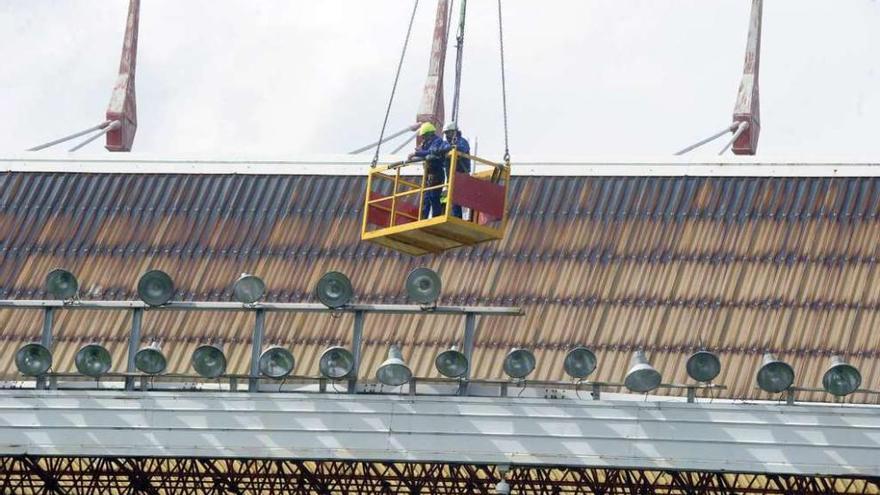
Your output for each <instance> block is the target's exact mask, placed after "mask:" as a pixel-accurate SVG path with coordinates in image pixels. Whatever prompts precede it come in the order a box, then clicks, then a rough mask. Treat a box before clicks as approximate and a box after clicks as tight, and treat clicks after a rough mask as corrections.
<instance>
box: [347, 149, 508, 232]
mask: <svg viewBox="0 0 880 495" xmlns="http://www.w3.org/2000/svg"><path fill="white" fill-rule="evenodd" d="M460 159H469V160H471V163H472V168H473V169H474V170H472V171H471V172H470V175H471V176H473V177H476V178H481V179H485V180H489V181H491V182H493V183H496V184H497V183H501V184H503V185H504V187H505V188H506V187H507V185H508V184H509V181H510V166H509V165H507V164H504V163H496V162H493V161H490V160H486V159H485V158H480V157H478V156H474V155H470V154H467V153H462V152H460V151H458V150H457V149H456V148H453V149H452V151H450V152H449V154H448V155H447V156H446V157H445V158H443V160H445V161H446V162H445V163H448V166H445V165H444V169H445V170H446V173H445V174H444V175H445V177H444V180H443V182H442V183H440V184H436V185H430V186H429V185H426V182H427V177H428V168H427V166H423V170H422V173H421V179H420V181H419V182H418V183H416V182H413V181H411V180H408V179H407V178H406V177H408V176H405V175H403V173H402V171H403V170H404V169H405V168H407V167H410V166H412V165H415V164H419V163H421V164H424V163H425V162H426V159H424V158H419V159H416V160H406V161H402V162H396V163H391V164H388V165H384V166H380V167H376V168H374V169H372V170H370V172H369V175H368V176H367V193H366V197H365V199H364V218H363V226H362V230H363V232H367V231H368V220H367V217H368V212H369V209H370V208H376V209H379V210H382V211H385V212H387V213H389V222H388V225H387V226H385V227H384V228H387V227H395V226H396V223H395V221H396V220H397V219H398V217H405V218H406V219H408V220H409V221H412V222H419V221H422V220H427V218H423V215H422V212H423V210H424V197H425V193H426V192H428V191H434V190H440V191H443V190H445V191H446V194H447V198H448V200H447V201H446V202H445V205H444V207H443V213H442V215H439V216H443V217H448V216H449V215H450V214H451V212H452V206H453V200H452V198H454V197H455V196H454V191H455V174H456V170H457V167H458V162H459V160H460ZM474 164H479V165H476V166H475V165H474ZM477 166H481V168H483V170H481V171H479V170H476V167H477ZM374 181H375V182H378V181H385V182H390V183H391V193H390V194H381V195H379V194H377V195H376V196H375V197H371V196H372V193H373V192H375V191H374V190H373V188H374V185H375V184H374ZM414 195H418V202H417V204H418V211H417V213H416V214H415V215H413V214H411V213H408V212H405V211H401V209H400V208H399V203H400V201H401V200H403V199H405V198H408V197H411V196H414ZM389 201H390V203H391V204H390V206H384V205H383V203H388V202H389ZM506 203H507V195H506V194H505V204H504V211H505V215H504V217H505V218H502V219H501V221H502V224H504V222H505V221H506V211H507V204H506ZM434 218H436V216H435V217H434ZM470 220H471V221H475V220H476V216H475V215H474V216H472V218H471V219H470Z"/></svg>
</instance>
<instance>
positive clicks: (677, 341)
mask: <svg viewBox="0 0 880 495" xmlns="http://www.w3.org/2000/svg"><path fill="white" fill-rule="evenodd" d="M363 186H364V181H363V179H362V178H360V177H352V176H295V175H286V176H272V175H186V174H178V175H174V174H171V175H169V174H153V175H150V174H143V175H125V174H95V173H79V174H77V173H23V172H7V173H4V174H2V175H0V234H2V237H0V298H15V299H28V298H41V297H44V296H45V293H44V291H43V288H42V285H43V278H44V276H45V274H46V273H47V272H48V271H49V270H51V269H52V268H55V267H65V268H67V269H69V270H71V271H73V272H74V273H76V274H77V276H78V278H79V280H80V283H81V292H82V298H84V299H130V298H134V297H135V292H134V288H135V284H136V280H137V277H138V276H139V274H140V273H142V272H144V271H146V270H147V269H151V268H159V269H162V270H165V271H167V272H169V273H170V274H171V275H172V276H173V277H174V280H175V283H176V286H177V289H178V294H177V296H176V297H177V298H178V299H183V300H230V299H231V293H230V292H231V289H230V288H231V284H232V282H233V281H234V280H235V278H236V277H237V276H238V274H240V273H242V272H250V273H255V274H258V275H260V276H261V277H263V278H264V279H265V281H266V283H267V286H268V287H269V293H268V296H267V299H268V300H270V301H293V302H296V301H312V300H313V296H312V288H313V287H314V285H315V283H316V281H317V279H318V278H319V277H320V276H321V275H322V274H323V273H325V272H327V271H330V270H339V271H342V272H345V273H346V274H348V275H349V276H350V277H351V279H352V280H353V282H354V285H355V288H356V291H357V293H358V294H357V299H358V300H359V301H362V302H383V303H395V302H397V303H400V302H404V300H405V298H404V296H403V280H404V279H405V277H406V274H407V273H408V272H409V271H410V270H412V269H413V268H415V267H417V266H421V265H426V266H430V267H432V268H434V269H436V270H437V271H439V273H440V274H441V276H442V278H443V283H444V291H443V299H442V302H443V303H446V304H497V305H501V304H503V305H522V306H523V307H524V308H525V310H526V313H527V314H526V316H524V317H521V318H494V319H493V318H488V317H487V318H483V319H481V320H479V324H478V326H479V338H478V342H477V349H476V353H475V362H474V363H473V366H474V371H475V373H476V375H477V376H479V377H486V378H500V377H501V376H502V373H501V364H500V363H501V359H502V357H503V355H504V354H505V353H506V352H507V350H509V349H510V348H511V347H512V346H530V347H533V348H535V349H536V354H537V356H538V357H539V363H538V368H537V370H536V373H535V374H534V375H533V376H534V377H535V378H541V379H563V378H564V375H563V373H562V367H561V362H562V357H563V356H564V353H565V351H566V350H567V349H568V347H570V346H572V345H573V344H585V345H589V346H592V347H593V348H594V349H596V351H597V355H598V357H599V368H598V370H597V375H596V378H597V379H600V380H609V381H619V380H621V379H622V378H623V375H624V374H625V372H626V368H627V366H628V360H629V354H630V353H631V352H632V350H634V349H636V348H645V349H646V350H647V351H648V353H649V356H650V357H651V359H652V360H653V362H654V364H655V366H656V367H657V368H658V369H660V371H661V372H662V373H663V374H664V380H665V381H676V382H683V381H685V380H686V376H685V374H684V367H683V363H684V361H685V359H686V357H687V355H688V354H689V353H691V352H692V351H693V350H695V349H696V348H697V347H699V346H700V345H703V346H705V347H707V348H709V349H712V350H715V351H717V352H719V353H720V355H721V358H722V361H723V363H724V370H723V372H722V375H721V376H720V377H719V379H718V381H719V382H720V383H724V384H726V385H727V386H728V387H729V389H728V390H727V391H726V392H723V393H722V396H729V397H736V398H756V397H765V398H766V396H765V395H762V394H760V393H758V391H757V390H756V389H755V386H754V373H755V370H756V367H757V365H758V363H759V361H760V356H761V354H762V353H763V352H764V351H765V350H773V351H775V352H777V353H778V354H779V355H780V356H781V357H782V358H783V359H786V360H789V361H790V362H791V363H792V365H793V366H794V367H795V370H796V372H797V380H796V382H797V383H798V384H799V385H804V386H819V385H820V380H821V375H822V373H823V371H824V367H825V365H826V362H827V357H828V356H829V355H830V354H831V353H832V352H834V353H837V352H839V353H842V354H844V355H845V356H846V357H847V359H849V360H850V361H851V362H852V363H853V364H855V365H857V366H859V367H860V368H861V370H862V372H863V374H864V384H863V385H864V386H865V387H868V388H874V389H877V388H880V370H878V369H877V368H878V365H877V360H878V355H880V339H877V338H876V337H874V336H873V335H872V329H873V328H875V327H876V326H877V323H878V322H880V321H878V312H880V284H876V283H874V281H875V279H876V277H877V256H878V252H877V250H878V246H880V224H878V213H880V179H878V178H859V177H852V178H815V177H814V178H809V177H806V178H779V177H742V178H737V177H723V178H722V177H514V179H513V181H512V191H511V198H512V201H511V222H510V225H509V230H508V234H507V237H506V239H504V240H503V241H500V242H497V243H492V244H485V245H481V246H476V247H472V248H464V249H459V250H456V251H453V252H450V253H447V254H445V255H442V256H436V257H424V258H420V259H413V258H410V257H407V256H401V255H398V254H397V253H394V252H390V251H387V250H384V249H382V248H379V247H377V246H375V245H372V244H367V243H361V242H359V240H358V236H359V231H360V230H359V229H360V208H361V202H362V194H363ZM129 324H130V322H129V316H127V315H124V314H116V313H106V312H100V311H77V312H66V313H65V312H62V313H61V314H59V315H58V317H57V324H56V349H55V356H56V360H55V362H56V370H58V371H70V370H71V369H72V361H73V353H74V352H75V349H76V348H77V347H78V346H79V345H81V344H84V343H86V342H90V341H100V342H103V343H105V344H106V345H108V347H109V348H110V349H111V352H112V353H113V357H114V362H115V365H114V367H115V369H117V370H121V367H122V366H124V360H125V342H126V339H127V332H128V325H129ZM250 325H251V322H250V321H249V319H248V318H247V316H246V315H234V314H224V313H192V314H184V313H150V312H149V311H148V312H147V314H146V316H145V318H144V332H143V335H144V339H145V340H150V339H153V338H156V339H159V340H161V341H162V342H163V344H164V349H165V351H166V353H168V355H169V364H170V371H175V372H185V371H188V369H189V353H190V352H191V350H192V349H193V348H194V347H195V346H197V345H198V344H199V343H201V342H205V341H216V342H219V343H222V344H223V345H224V346H225V347H226V349H227V351H228V352H229V354H230V371H233V372H245V371H246V369H247V361H248V360H249V356H250V354H249V350H248V345H249V339H250V332H251V330H250ZM461 325H462V318H459V317H451V316H449V317H447V316H443V317H430V318H427V317H423V316H418V315H416V316H405V317H400V316H381V315H371V316H369V317H368V319H367V327H366V335H365V338H366V347H365V350H364V375H365V376H372V373H373V372H374V370H375V367H376V366H377V365H378V363H379V362H381V361H382V360H383V359H384V357H385V348H386V346H387V345H388V344H389V343H391V342H400V343H402V344H403V345H404V354H405V356H406V357H407V358H408V359H409V360H410V362H411V363H412V366H413V368H414V371H415V372H416V373H417V374H419V375H431V376H433V375H435V372H434V370H433V369H432V368H433V359H434V355H435V354H436V352H438V351H439V350H441V349H443V348H444V347H446V346H448V345H449V344H450V343H453V342H455V341H456V340H457V339H458V338H459V333H460V332H459V331H458V329H459V328H460V326H461ZM350 326H351V319H350V317H349V316H342V317H338V318H337V317H330V316H328V315H313V314H309V315H304V314H303V315H292V314H286V315H274V314H273V315H269V317H268V318H267V330H266V338H267V342H269V343H278V344H282V345H287V346H291V347H292V348H293V349H294V352H295V354H296V355H297V358H298V364H297V372H298V373H301V374H315V373H317V357H318V356H319V354H320V352H321V350H323V348H324V347H326V346H327V345H332V344H336V343H346V342H347V341H348V338H349V328H350ZM0 328H2V332H0V350H2V352H3V354H2V356H6V357H5V358H0V363H2V364H0V376H3V377H6V378H11V377H13V376H15V375H16V372H15V369H14V364H13V359H12V357H13V354H14V350H15V349H16V348H17V347H18V346H19V345H20V344H21V343H23V342H25V341H28V340H32V339H35V338H36V337H37V336H38V335H39V331H40V321H39V314H38V313H36V312H28V311H22V310H2V311H0ZM807 397H808V398H811V399H813V400H827V396H824V395H822V394H812V395H809V396H807ZM849 400H852V401H856V402H864V401H875V400H876V398H873V397H872V396H865V395H854V396H852V397H850V398H849Z"/></svg>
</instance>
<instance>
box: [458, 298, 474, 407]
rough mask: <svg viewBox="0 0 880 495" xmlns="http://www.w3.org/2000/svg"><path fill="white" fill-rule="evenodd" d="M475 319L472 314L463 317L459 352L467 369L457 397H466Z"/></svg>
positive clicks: (472, 350)
mask: <svg viewBox="0 0 880 495" xmlns="http://www.w3.org/2000/svg"><path fill="white" fill-rule="evenodd" d="M476 332H477V317H476V315H473V314H468V315H465V317H464V336H463V338H462V344H461V347H462V349H461V352H462V354H464V357H465V358H467V363H468V369H467V371H465V373H464V376H463V377H462V381H461V383H460V384H459V386H458V395H467V389H468V383H469V382H470V378H471V366H473V364H472V362H471V360H472V359H473V355H474V342H475V341H476Z"/></svg>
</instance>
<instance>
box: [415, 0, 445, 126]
mask: <svg viewBox="0 0 880 495" xmlns="http://www.w3.org/2000/svg"><path fill="white" fill-rule="evenodd" d="M448 25H449V2H448V0H438V1H437V17H436V19H435V21H434V41H433V44H432V45H431V59H430V60H429V63H428V78H427V79H426V80H425V89H424V91H423V93H422V102H421V104H420V105H419V111H418V114H416V121H417V122H431V123H433V124H434V125H436V126H438V127H439V126H442V125H443V121H444V119H445V117H446V116H445V109H444V106H443V69H444V66H445V65H446V46H447V36H448V33H449V28H448Z"/></svg>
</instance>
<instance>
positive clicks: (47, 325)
mask: <svg viewBox="0 0 880 495" xmlns="http://www.w3.org/2000/svg"><path fill="white" fill-rule="evenodd" d="M0 308H12V309H20V310H41V311H43V327H42V335H41V338H40V343H41V344H42V345H43V346H44V347H46V348H47V349H50V350H51V348H52V341H53V323H54V319H55V312H57V311H66V310H107V311H128V312H130V313H131V330H130V332H129V338H128V354H127V364H126V373H123V374H115V375H107V376H108V377H109V376H116V377H122V378H123V379H124V382H125V389H126V390H134V388H135V379H136V377H138V376H141V375H139V374H138V373H137V370H136V367H135V362H134V356H135V354H136V353H137V351H138V350H139V347H140V345H141V326H142V320H143V313H144V311H163V312H166V311H244V312H251V313H253V314H254V327H253V335H252V339H251V363H250V374H249V375H245V376H244V377H243V378H246V379H247V380H248V382H249V385H248V390H249V391H252V392H256V391H258V390H259V380H260V370H259V357H260V353H261V352H262V350H263V334H264V329H265V314H266V312H289V313H327V314H343V313H352V314H354V324H353V327H352V342H351V352H352V354H353V357H354V366H353V370H352V373H351V376H350V377H348V378H347V381H348V391H349V392H351V393H354V392H355V391H356V390H357V382H358V372H359V367H360V356H361V347H362V340H363V332H364V320H365V318H366V315H367V314H396V315H404V314H425V315H461V316H464V328H463V335H462V343H463V350H462V352H463V353H464V354H465V356H466V357H467V358H468V360H469V361H470V359H471V357H472V354H473V347H474V341H475V334H476V317H477V315H482V316H521V315H523V314H524V313H523V310H522V309H521V308H518V307H502V306H420V305H414V304H349V305H346V306H343V307H340V308H335V309H331V308H328V307H326V306H324V305H322V304H313V303H263V302H260V303H254V304H243V303H238V302H213V301H180V302H170V303H167V304H165V305H162V306H156V307H151V306H149V305H147V304H146V303H144V302H142V301H80V300H71V301H61V300H15V299H5V300H0ZM53 376H54V377H55V378H56V379H57V378H58V377H62V376H65V374H58V373H49V374H47V375H45V376H41V377H38V378H37V385H36V386H37V388H44V387H45V385H46V378H52V377H53ZM466 377H467V375H466Z"/></svg>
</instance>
